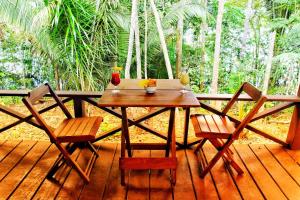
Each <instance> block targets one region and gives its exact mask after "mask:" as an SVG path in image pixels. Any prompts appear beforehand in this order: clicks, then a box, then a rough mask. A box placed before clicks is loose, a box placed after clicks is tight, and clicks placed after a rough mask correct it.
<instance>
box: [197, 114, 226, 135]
mask: <svg viewBox="0 0 300 200" xmlns="http://www.w3.org/2000/svg"><path fill="white" fill-rule="evenodd" d="M204 118H205V120H206V123H207V125H208V127H209V129H210V132H211V133H221V132H220V130H219V129H218V127H217V125H216V124H215V121H214V119H213V118H212V116H211V115H204ZM200 127H201V124H200Z"/></svg>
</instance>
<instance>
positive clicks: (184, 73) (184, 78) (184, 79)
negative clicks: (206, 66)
mask: <svg viewBox="0 0 300 200" xmlns="http://www.w3.org/2000/svg"><path fill="white" fill-rule="evenodd" d="M179 80H180V83H181V84H182V85H183V89H182V90H181V91H180V92H181V93H183V94H184V93H187V92H188V90H187V87H186V86H187V85H188V84H189V83H190V77H189V73H188V70H187V68H182V69H181V72H180V74H179Z"/></svg>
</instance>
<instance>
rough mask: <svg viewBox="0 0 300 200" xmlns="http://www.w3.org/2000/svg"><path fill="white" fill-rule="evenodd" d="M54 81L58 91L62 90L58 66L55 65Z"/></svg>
mask: <svg viewBox="0 0 300 200" xmlns="http://www.w3.org/2000/svg"><path fill="white" fill-rule="evenodd" d="M54 79H55V82H56V90H61V86H60V78H59V70H58V65H57V64H55V65H54Z"/></svg>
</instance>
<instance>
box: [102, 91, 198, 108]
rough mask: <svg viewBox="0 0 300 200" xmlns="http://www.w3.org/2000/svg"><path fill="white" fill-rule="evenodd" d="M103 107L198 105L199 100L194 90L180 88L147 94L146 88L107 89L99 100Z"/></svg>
mask: <svg viewBox="0 0 300 200" xmlns="http://www.w3.org/2000/svg"><path fill="white" fill-rule="evenodd" d="M98 105H99V106H102V107H198V106H199V105H200V104H199V101H198V100H197V98H196V97H195V95H194V94H193V93H192V92H190V91H189V92H187V93H184V94H182V93H181V92H180V90H167V89H166V90H156V92H155V93H154V94H147V93H146V92H145V90H144V89H139V90H126V89H125V90H120V92H119V93H112V91H111V90H105V91H104V93H103V95H102V97H101V98H100V100H99V102H98Z"/></svg>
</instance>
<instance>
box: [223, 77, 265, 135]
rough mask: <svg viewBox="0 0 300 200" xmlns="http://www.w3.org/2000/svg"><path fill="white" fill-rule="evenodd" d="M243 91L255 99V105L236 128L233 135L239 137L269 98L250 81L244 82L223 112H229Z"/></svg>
mask: <svg viewBox="0 0 300 200" xmlns="http://www.w3.org/2000/svg"><path fill="white" fill-rule="evenodd" d="M242 92H245V93H246V94H248V95H249V96H250V97H251V99H252V100H253V101H255V102H256V103H255V105H254V106H253V107H252V109H251V110H250V111H249V112H248V114H247V115H246V116H245V117H244V119H243V120H242V121H241V123H239V124H238V125H237V127H236V130H235V131H234V133H233V137H235V138H238V137H239V135H240V133H241V132H242V130H243V129H244V128H245V127H246V126H247V124H248V123H250V121H251V119H252V118H253V117H254V115H255V114H256V113H257V112H258V111H259V109H260V108H261V106H262V105H263V104H264V102H265V101H266V100H267V97H266V96H264V95H262V92H261V91H260V90H258V89H257V88H256V87H254V86H253V85H251V84H250V83H247V82H245V83H243V84H242V85H241V87H240V88H239V90H238V91H237V92H236V93H235V94H234V95H233V97H232V98H231V99H230V101H229V102H228V104H227V105H226V106H225V108H224V109H223V111H222V114H224V115H226V114H227V112H228V111H229V110H230V108H231V107H232V106H233V104H234V103H235V102H236V101H237V99H238V97H239V96H240V94H241V93H242Z"/></svg>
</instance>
